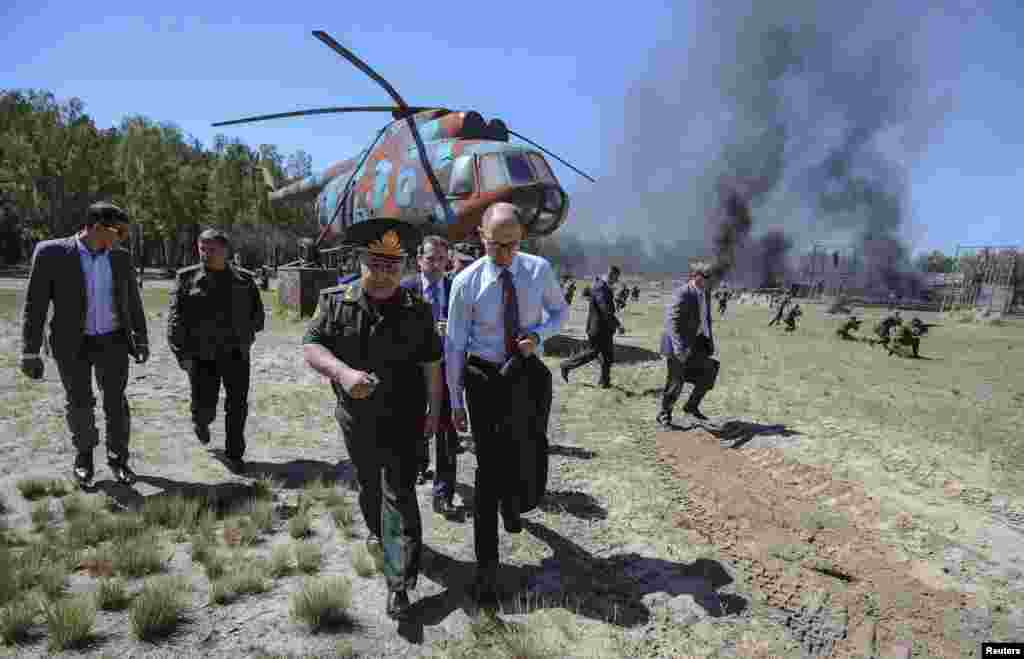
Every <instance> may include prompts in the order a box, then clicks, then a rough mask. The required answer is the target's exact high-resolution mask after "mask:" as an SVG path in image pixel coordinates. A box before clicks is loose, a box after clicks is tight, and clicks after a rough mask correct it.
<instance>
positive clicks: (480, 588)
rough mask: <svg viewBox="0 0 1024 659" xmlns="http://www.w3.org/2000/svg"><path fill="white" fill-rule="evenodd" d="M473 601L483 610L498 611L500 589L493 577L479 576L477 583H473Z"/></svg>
mask: <svg viewBox="0 0 1024 659" xmlns="http://www.w3.org/2000/svg"><path fill="white" fill-rule="evenodd" d="M473 600H474V601H475V602H476V605H477V607H479V608H480V609H481V610H484V611H490V612H495V611H497V610H498V606H499V604H500V602H501V599H500V598H499V597H498V588H497V586H496V585H495V581H494V578H493V577H483V576H480V575H477V578H476V581H475V582H473Z"/></svg>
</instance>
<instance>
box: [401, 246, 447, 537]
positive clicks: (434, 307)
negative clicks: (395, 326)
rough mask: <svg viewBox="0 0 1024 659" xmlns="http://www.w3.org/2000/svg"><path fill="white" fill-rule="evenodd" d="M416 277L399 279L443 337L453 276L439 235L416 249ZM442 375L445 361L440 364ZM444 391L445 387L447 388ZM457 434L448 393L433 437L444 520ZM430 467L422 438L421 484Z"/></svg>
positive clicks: (437, 497) (438, 504) (438, 506)
mask: <svg viewBox="0 0 1024 659" xmlns="http://www.w3.org/2000/svg"><path fill="white" fill-rule="evenodd" d="M417 262H418V264H419V267H420V271H419V274H417V275H413V276H412V277H407V278H405V279H403V280H402V288H404V289H406V290H408V291H411V292H412V293H413V294H414V295H416V296H417V297H418V298H420V299H422V300H423V301H424V302H426V303H427V304H429V305H430V308H431V311H432V313H433V317H434V324H435V326H436V327H437V330H438V334H439V335H440V336H441V337H442V338H443V337H444V335H445V328H446V325H447V323H448V299H449V298H450V297H451V291H452V276H450V275H447V274H445V273H446V271H447V270H448V262H449V247H448V241H447V240H445V239H444V238H442V237H440V236H426V237H425V238H424V239H423V242H422V243H420V246H419V249H418V250H417ZM441 373H442V374H443V373H444V362H443V361H442V362H441ZM446 389H447V388H446ZM458 448H459V433H458V432H456V430H455V426H454V425H453V424H452V411H451V403H450V401H449V396H448V394H447V391H446V392H445V396H444V402H443V403H442V408H441V416H440V421H439V423H438V428H437V432H436V433H435V435H434V512H435V513H437V514H439V515H442V516H444V517H451V516H453V515H454V514H455V513H456V510H455V506H454V505H453V503H452V500H453V498H454V496H455V475H456V471H457V460H456V458H457V456H458ZM429 464H430V438H429V437H425V438H424V439H423V444H422V446H421V449H420V477H419V480H420V482H425V481H426V477H425V472H426V470H427V466H428V465H429Z"/></svg>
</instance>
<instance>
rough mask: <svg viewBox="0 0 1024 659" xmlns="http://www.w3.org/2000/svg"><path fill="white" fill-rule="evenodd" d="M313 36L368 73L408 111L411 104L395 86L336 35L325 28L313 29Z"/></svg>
mask: <svg viewBox="0 0 1024 659" xmlns="http://www.w3.org/2000/svg"><path fill="white" fill-rule="evenodd" d="M313 36H314V37H316V38H317V39H319V40H320V41H322V42H323V43H324V44H325V45H326V46H327V47H328V48H330V49H331V50H333V51H334V52H336V53H338V54H339V55H341V56H342V57H344V58H345V59H347V60H348V61H349V62H351V63H352V65H353V66H354V67H356V68H357V69H359V70H360V71H362V72H363V73H365V74H366V75H368V76H369V77H370V78H371V79H372V80H373V81H374V82H376V83H377V84H378V85H380V86H381V87H383V88H384V91H386V92H387V93H388V95H389V96H391V98H392V99H394V101H395V103H396V104H397V105H398V106H399V107H400V108H401V109H403V110H406V111H408V109H409V105H408V104H407V103H406V102H405V100H403V99H402V97H401V96H400V95H399V94H398V92H397V91H396V90H395V88H394V87H392V86H391V83H389V82H388V81H387V80H385V79H384V78H382V77H381V75H380V74H379V73H377V72H376V71H374V70H373V69H371V68H370V65H369V64H367V63H366V62H364V61H363V60H361V59H359V58H358V57H356V54H355V53H353V52H352V51H351V50H349V49H348V48H346V47H344V46H342V45H341V44H340V43H338V42H337V41H335V40H334V37H332V36H331V35H329V34H327V33H326V32H324V31H323V30H313Z"/></svg>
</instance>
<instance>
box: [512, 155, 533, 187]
mask: <svg viewBox="0 0 1024 659" xmlns="http://www.w3.org/2000/svg"><path fill="white" fill-rule="evenodd" d="M505 164H506V165H508V176H509V179H510V180H511V182H512V185H523V184H525V183H532V182H533V170H531V169H530V163H529V162H527V160H526V155H525V154H522V153H508V154H505Z"/></svg>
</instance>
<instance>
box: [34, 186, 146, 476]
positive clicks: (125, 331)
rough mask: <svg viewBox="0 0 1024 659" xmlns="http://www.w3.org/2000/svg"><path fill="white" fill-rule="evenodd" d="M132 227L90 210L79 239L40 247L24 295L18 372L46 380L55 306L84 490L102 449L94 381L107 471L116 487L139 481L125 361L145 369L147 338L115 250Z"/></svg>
mask: <svg viewBox="0 0 1024 659" xmlns="http://www.w3.org/2000/svg"><path fill="white" fill-rule="evenodd" d="M128 224H129V219H128V215H127V213H125V212H124V211H123V210H121V209H120V208H118V207H117V206H115V205H113V204H110V203H106V202H99V203H95V204H92V205H91V206H89V208H88V209H87V211H86V217H85V221H84V222H83V223H82V226H81V229H80V230H79V231H78V233H76V234H75V235H74V236H71V237H68V238H59V239H56V240H44V241H43V242H40V243H39V244H38V245H36V248H35V252H34V253H33V254H32V270H31V272H30V274H29V280H28V290H27V291H26V294H25V309H24V316H23V323H22V356H21V371H22V372H23V373H24V374H25V375H26V376H28V377H29V378H32V379H34V380H40V379H42V377H43V360H42V357H41V356H40V354H39V350H40V347H41V346H42V342H43V325H44V323H45V322H46V315H47V312H48V310H49V307H50V303H51V302H52V303H53V317H52V319H51V321H50V331H49V337H50V354H51V355H52V356H53V358H54V361H56V362H57V371H58V373H59V374H60V379H61V383H62V384H63V385H64V394H65V397H66V400H67V408H66V409H67V412H66V419H67V424H68V429H69V430H70V431H71V440H72V442H73V443H74V446H75V450H76V456H75V463H74V468H73V474H74V477H75V480H76V481H77V482H78V483H79V485H80V486H82V487H86V486H88V485H89V484H91V483H92V479H93V476H94V475H95V470H94V466H93V449H95V447H96V445H97V444H99V431H98V430H97V429H96V413H95V406H96V398H95V395H94V393H93V388H92V380H93V376H94V374H95V379H96V382H97V384H98V385H99V388H100V392H101V393H102V396H103V411H104V415H105V417H106V443H107V464H108V465H109V466H110V469H111V471H112V472H113V474H114V478H116V479H117V480H118V482H120V483H122V484H125V485H130V484H132V483H134V482H135V474H134V473H133V472H132V470H131V469H130V468H129V467H128V443H129V438H130V431H131V423H130V421H131V419H130V411H129V408H128V399H127V397H126V396H125V388H126V386H127V384H128V357H129V356H132V357H134V359H135V361H136V363H138V364H143V363H145V362H146V360H147V359H149V339H148V334H147V331H146V314H145V311H144V310H143V308H142V297H141V296H140V295H139V288H138V282H137V281H136V278H135V273H134V271H133V270H132V264H131V256H130V255H129V254H128V252H126V251H124V250H122V249H115V247H116V245H117V244H118V242H119V241H120V240H121V238H122V237H123V236H125V235H127V233H128Z"/></svg>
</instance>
